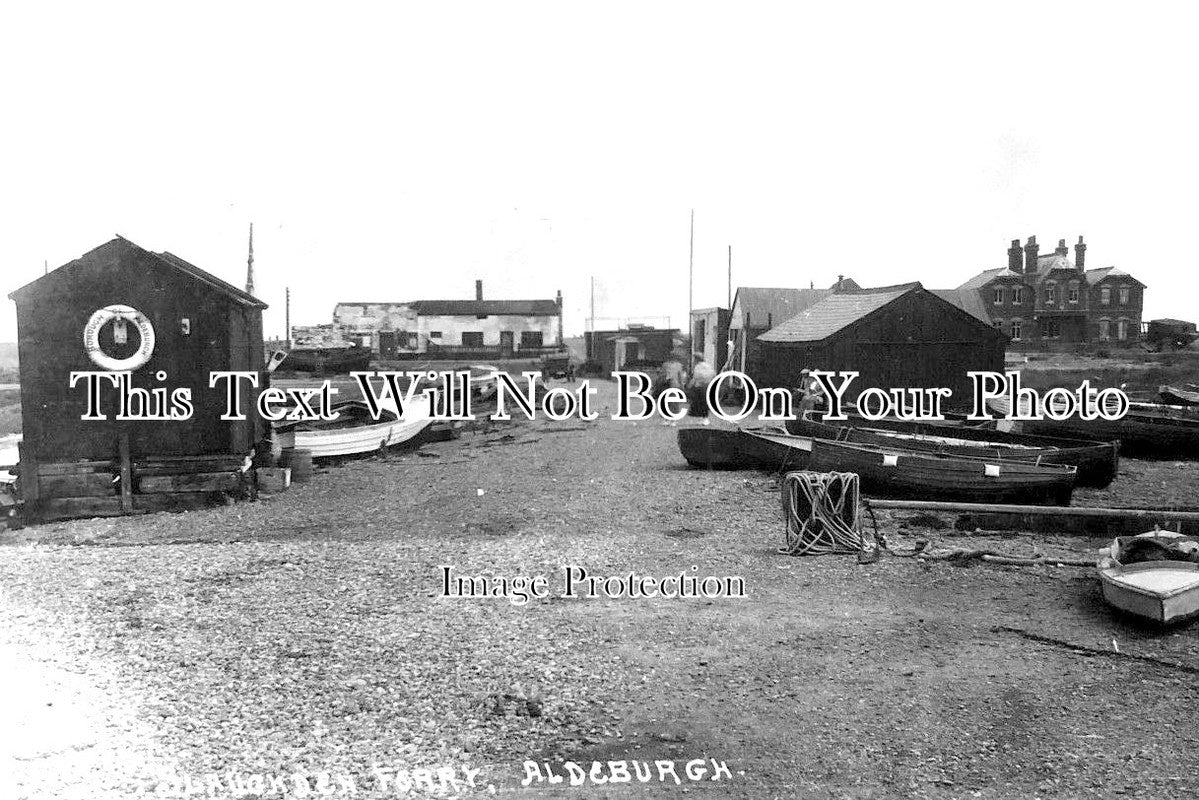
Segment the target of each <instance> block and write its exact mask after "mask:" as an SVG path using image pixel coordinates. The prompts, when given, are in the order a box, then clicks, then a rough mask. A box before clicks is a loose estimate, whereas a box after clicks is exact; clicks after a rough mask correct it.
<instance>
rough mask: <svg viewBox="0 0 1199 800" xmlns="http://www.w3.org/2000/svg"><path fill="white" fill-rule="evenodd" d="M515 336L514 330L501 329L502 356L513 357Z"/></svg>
mask: <svg viewBox="0 0 1199 800" xmlns="http://www.w3.org/2000/svg"><path fill="white" fill-rule="evenodd" d="M514 338H515V335H514V334H513V333H512V331H500V358H512V350H513V345H514Z"/></svg>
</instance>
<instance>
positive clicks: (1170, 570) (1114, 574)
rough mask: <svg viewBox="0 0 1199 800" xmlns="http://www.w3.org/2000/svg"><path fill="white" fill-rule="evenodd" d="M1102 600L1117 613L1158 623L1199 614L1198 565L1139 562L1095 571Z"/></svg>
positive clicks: (1180, 619) (1166, 622)
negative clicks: (1116, 610)
mask: <svg viewBox="0 0 1199 800" xmlns="http://www.w3.org/2000/svg"><path fill="white" fill-rule="evenodd" d="M1099 580H1100V582H1101V583H1102V585H1103V599H1104V600H1106V601H1107V602H1108V604H1109V605H1112V606H1114V607H1116V608H1118V609H1120V610H1121V611H1126V612H1128V613H1129V614H1133V615H1135V616H1138V617H1141V618H1143V619H1147V620H1151V621H1153V622H1157V623H1160V624H1163V625H1164V624H1168V623H1174V622H1181V621H1183V620H1186V619H1190V618H1191V617H1194V616H1196V615H1199V564H1193V563H1190V562H1187V561H1142V562H1138V563H1135V564H1110V565H1107V566H1103V567H1101V568H1100V570H1099Z"/></svg>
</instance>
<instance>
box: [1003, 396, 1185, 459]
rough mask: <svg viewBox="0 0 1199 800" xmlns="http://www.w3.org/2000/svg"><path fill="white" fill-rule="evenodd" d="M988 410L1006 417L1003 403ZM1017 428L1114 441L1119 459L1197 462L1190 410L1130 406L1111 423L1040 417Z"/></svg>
mask: <svg viewBox="0 0 1199 800" xmlns="http://www.w3.org/2000/svg"><path fill="white" fill-rule="evenodd" d="M988 406H990V407H991V409H992V410H994V411H995V412H997V413H999V414H1003V415H1007V414H1008V409H1009V405H1008V403H1007V401H1006V400H992V401H989V402H988ZM1017 424H1018V425H1019V426H1020V430H1021V431H1022V432H1024V433H1033V434H1038V435H1042V436H1068V437H1077V438H1081V439H1092V440H1096V441H1115V440H1118V441H1119V442H1120V453H1121V455H1126V456H1133V457H1135V458H1147V459H1155V458H1157V459H1161V458H1176V459H1183V460H1199V414H1197V413H1196V409H1193V408H1192V409H1185V408H1181V407H1178V406H1166V405H1157V404H1153V403H1132V404H1130V407H1129V411H1128V413H1127V414H1125V415H1124V416H1123V417H1121V418H1120V419H1115V420H1107V419H1102V418H1096V419H1082V418H1081V417H1078V416H1073V417H1067V418H1066V419H1062V420H1056V419H1051V418H1049V417H1043V418H1041V419H1034V420H1021V421H1019V422H1018V423H1017Z"/></svg>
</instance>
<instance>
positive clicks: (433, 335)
mask: <svg viewBox="0 0 1199 800" xmlns="http://www.w3.org/2000/svg"><path fill="white" fill-rule="evenodd" d="M429 338H430V339H440V338H441V331H429Z"/></svg>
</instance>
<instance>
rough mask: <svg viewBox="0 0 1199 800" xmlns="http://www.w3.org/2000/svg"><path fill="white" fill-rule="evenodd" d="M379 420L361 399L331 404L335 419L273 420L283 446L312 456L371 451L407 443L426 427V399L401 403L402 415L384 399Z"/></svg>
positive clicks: (427, 419)
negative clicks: (276, 421)
mask: <svg viewBox="0 0 1199 800" xmlns="http://www.w3.org/2000/svg"><path fill="white" fill-rule="evenodd" d="M380 405H381V406H382V408H381V409H380V414H379V417H378V419H376V418H374V417H373V416H371V413H370V407H369V406H368V405H367V404H366V403H365V402H363V401H361V400H349V401H346V402H344V403H338V404H336V405H334V406H333V407H332V410H333V411H336V412H337V419H334V420H315V421H303V422H281V423H276V425H275V431H276V433H278V434H279V436H280V439H281V444H282V446H283V447H294V448H295V449H297V450H308V451H310V452H311V453H312V457H313V458H332V457H335V456H351V455H361V454H363V453H374V452H378V451H381V450H386V449H387V448H389V447H394V446H396V445H398V444H403V443H405V442H409V441H411V440H412V439H414V438H416V437H417V436H418V435H419V434H421V433H422V432H423V431H424V430H425V429H426V428H428V427H429V425H430V423H431V422H432V419H431V418H430V417H429V401H428V399H427V397H426V396H425V395H417V396H415V397H413V398H412V399H411V400H410V401H408V402H406V403H405V404H404V414H403V415H402V416H401V415H400V414H399V412H398V410H397V406H396V404H395V401H393V400H391V399H390V398H385V399H383V400H382V401H380Z"/></svg>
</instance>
